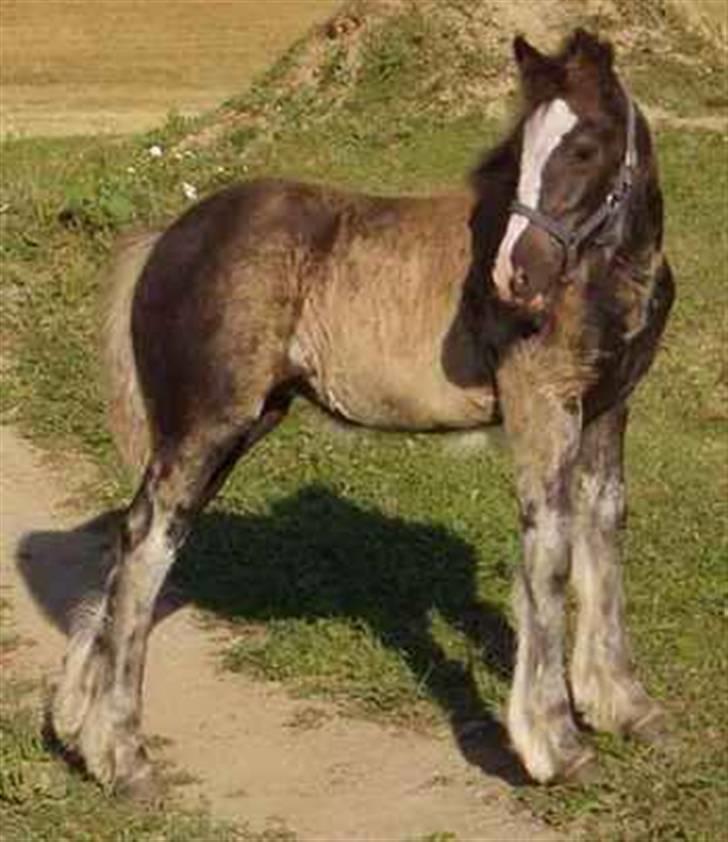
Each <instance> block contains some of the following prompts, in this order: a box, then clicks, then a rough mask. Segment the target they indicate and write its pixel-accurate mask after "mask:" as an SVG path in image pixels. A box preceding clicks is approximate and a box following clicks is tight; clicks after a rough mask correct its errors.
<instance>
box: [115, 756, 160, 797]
mask: <svg viewBox="0 0 728 842" xmlns="http://www.w3.org/2000/svg"><path fill="white" fill-rule="evenodd" d="M113 792H114V795H116V796H119V797H120V798H123V799H125V800H128V801H133V802H134V803H135V804H140V805H144V806H148V807H152V806H155V805H157V804H159V803H160V802H161V800H162V796H163V794H164V793H163V787H162V783H161V781H160V779H159V777H158V776H157V775H156V774H155V773H154V770H153V768H152V765H151V763H148V762H144V763H143V764H141V765H140V766H139V768H138V769H137V770H136V771H135V772H134V773H133V774H131V775H129V776H127V777H124V778H122V779H120V780H117V781H115V782H114V787H113Z"/></svg>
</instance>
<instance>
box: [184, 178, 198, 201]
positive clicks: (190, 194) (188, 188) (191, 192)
mask: <svg viewBox="0 0 728 842" xmlns="http://www.w3.org/2000/svg"><path fill="white" fill-rule="evenodd" d="M182 192H183V193H184V194H185V198H187V199H196V198H197V188H196V187H195V185H194V184H190V183H189V182H187V181H183V182H182Z"/></svg>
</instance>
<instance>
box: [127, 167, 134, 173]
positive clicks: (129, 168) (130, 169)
mask: <svg viewBox="0 0 728 842" xmlns="http://www.w3.org/2000/svg"><path fill="white" fill-rule="evenodd" d="M126 171H127V172H128V173H129V175H134V173H135V172H136V167H127V168H126Z"/></svg>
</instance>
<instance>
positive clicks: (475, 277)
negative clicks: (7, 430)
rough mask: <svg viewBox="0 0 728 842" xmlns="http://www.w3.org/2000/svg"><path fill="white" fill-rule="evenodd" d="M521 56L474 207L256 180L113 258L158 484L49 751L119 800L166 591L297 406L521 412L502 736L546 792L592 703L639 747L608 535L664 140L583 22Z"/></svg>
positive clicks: (646, 707)
mask: <svg viewBox="0 0 728 842" xmlns="http://www.w3.org/2000/svg"><path fill="white" fill-rule="evenodd" d="M514 53H515V58H516V62H517V63H518V66H519V68H520V75H521V80H522V87H523V93H524V101H525V108H524V113H523V115H522V118H521V119H520V121H519V122H518V123H517V125H516V126H515V128H514V129H513V131H512V132H511V134H510V135H509V136H508V137H507V138H506V139H505V141H504V142H503V143H501V144H500V145H499V146H498V147H497V148H496V149H495V150H493V151H492V152H491V153H490V154H489V155H488V156H487V157H486V159H485V160H484V161H483V163H482V164H481V165H480V167H479V168H478V169H477V170H476V172H475V174H474V177H473V188H474V189H473V191H472V193H468V194H462V195H445V196H434V197H428V198H413V197H403V198H377V197H370V196H362V195H354V194H347V193H343V192H339V191H336V190H331V189H328V188H324V187H317V186H309V185H303V184H298V183H291V182H284V181H273V180H259V181H253V182H249V183H245V184H240V185H236V186H233V187H231V188H229V189H227V190H223V191H222V192H220V193H217V194H216V195H213V196H211V197H210V198H208V199H206V200H205V201H203V202H201V203H200V204H198V205H196V206H195V207H193V208H191V209H190V210H189V211H187V212H186V213H185V214H184V215H183V216H182V217H181V218H180V219H178V220H177V221H176V222H175V223H174V224H173V225H172V226H171V227H170V228H169V229H168V230H167V231H166V232H164V233H162V234H158V233H155V234H149V235H146V236H145V237H142V238H140V239H137V240H136V241H134V242H132V243H131V244H130V245H128V246H127V247H126V248H125V249H124V250H122V252H121V253H120V255H119V257H118V260H117V265H116V270H115V275H116V277H115V282H114V286H113V294H112V302H111V305H110V308H109V314H110V315H109V323H108V326H107V327H108V330H107V339H108V359H107V363H108V368H109V371H110V374H111V381H112V387H113V390H114V397H113V409H114V424H115V427H116V432H117V434H118V438H119V439H120V441H121V442H122V444H123V445H124V446H125V447H126V451H127V454H130V453H131V452H132V451H136V452H143V453H144V465H145V469H144V474H143V479H142V481H141V484H140V486H139V489H138V491H137V493H136V496H135V497H134V499H133V501H132V502H131V504H130V505H129V507H128V509H127V510H126V512H125V514H124V516H123V518H122V522H121V525H120V528H119V534H118V541H117V545H116V549H115V553H116V556H115V565H114V568H113V570H112V572H111V574H110V577H109V580H108V583H107V587H106V591H105V595H104V597H103V599H102V601H101V603H100V605H99V606H98V610H97V612H96V613H95V614H94V616H93V617H92V618H91V620H90V621H89V620H88V619H87V621H86V622H85V623H84V624H83V625H82V626H80V627H79V628H78V629H77V630H76V631H75V633H74V634H73V635H72V637H71V640H70V643H69V648H68V653H67V655H66V659H65V669H64V674H63V677H62V680H61V682H60V685H59V687H58V689H57V692H56V695H55V699H54V702H53V709H52V717H53V723H54V727H55V730H56V732H57V734H58V736H59V738H60V739H61V740H62V741H63V742H64V743H66V744H67V745H68V746H69V747H72V748H73V749H75V750H76V751H77V752H78V753H79V754H80V755H81V756H82V757H83V759H84V761H85V763H86V766H87V768H88V770H89V772H90V773H91V774H93V775H94V776H95V777H96V778H98V780H100V781H101V782H103V783H104V784H106V785H108V786H110V787H114V788H116V789H125V790H142V791H143V790H144V788H145V787H146V785H147V780H148V774H149V765H148V762H147V761H146V759H145V756H144V751H143V747H142V741H141V738H140V734H139V721H140V710H141V693H142V679H143V671H144V660H145V652H146V645H147V636H148V634H149V631H150V627H151V623H152V612H153V608H154V602H155V599H156V597H157V594H158V592H159V589H160V587H161V585H162V583H163V581H164V578H165V576H166V575H167V572H168V571H169V569H170V567H171V565H172V563H173V561H174V558H175V553H176V552H177V550H178V548H179V546H180V544H181V543H182V541H183V540H184V538H185V536H186V535H187V533H188V530H189V528H190V525H191V522H192V520H193V517H194V516H195V515H196V514H197V513H198V512H199V511H200V510H201V509H202V508H203V506H204V505H205V504H206V503H207V502H208V501H209V500H210V499H211V498H212V497H213V496H214V495H215V493H216V492H217V491H218V489H219V488H220V486H221V485H222V483H223V482H224V481H225V478H226V477H227V475H228V473H229V472H230V471H231V470H232V468H233V466H234V465H235V463H236V462H237V461H238V459H239V458H240V457H241V456H242V454H243V453H245V452H246V451H247V450H249V449H250V447H251V446H252V445H253V444H254V443H255V442H257V441H258V440H259V439H260V438H261V436H263V435H265V434H266V433H267V432H269V431H270V430H272V429H273V428H274V427H275V426H276V425H277V424H278V423H279V422H280V421H281V420H282V419H283V418H284V417H285V415H286V411H287V409H288V407H289V404H290V402H291V400H292V399H293V398H294V397H295V396H296V395H304V396H306V397H307V398H309V399H310V400H313V401H314V402H316V403H317V404H318V405H320V406H321V407H323V408H324V409H326V410H327V411H329V412H332V413H334V414H337V415H339V416H343V417H345V418H346V419H348V420H349V421H352V422H354V423H357V424H360V425H366V426H372V427H378V428H387V429H405V430H422V431H427V430H435V429H464V428H476V427H481V426H485V425H489V424H495V423H500V422H501V421H502V422H503V424H504V426H505V430H506V433H507V436H508V438H509V440H510V443H511V446H512V450H513V453H514V458H515V462H516V467H517V492H518V497H519V501H520V508H521V521H522V532H523V553H524V560H523V565H522V567H521V570H520V572H519V574H518V577H517V582H516V600H515V604H516V617H517V622H518V652H517V664H516V669H515V676H514V680H513V688H512V692H511V697H510V702H509V706H508V728H509V732H510V736H511V739H512V742H513V745H514V746H515V748H516V750H517V751H518V753H519V755H520V757H521V759H522V761H523V763H524V765H525V766H526V768H527V769H528V771H529V772H530V774H531V775H532V776H533V777H534V778H535V779H537V780H539V781H550V780H553V779H555V778H565V777H569V776H571V775H574V774H576V773H577V772H578V771H579V770H580V769H581V767H583V766H584V764H585V763H586V762H587V761H588V760H589V759H590V758H591V752H590V750H589V749H588V748H587V747H585V746H584V745H583V744H582V743H581V741H580V738H579V732H578V729H577V727H576V724H575V721H574V715H573V712H574V709H576V710H577V711H578V712H579V713H580V714H581V715H582V716H583V717H584V719H585V720H586V721H587V722H588V723H590V724H591V725H592V726H594V727H595V728H598V729H603V730H607V731H615V732H622V733H626V732H630V733H641V732H646V731H648V730H650V729H651V728H652V727H653V726H654V725H655V723H656V721H657V720H658V718H659V715H660V713H659V708H658V707H657V705H656V704H655V703H654V702H652V701H651V700H650V698H649V697H648V696H647V694H646V693H645V691H644V690H643V688H642V686H641V685H640V683H639V682H638V681H637V679H636V678H635V676H634V673H633V669H632V665H631V661H630V653H629V648H628V643H627V636H626V632H625V628H624V618H623V596H622V584H621V573H620V567H619V558H618V547H617V532H618V529H619V527H620V524H621V520H622V517H623V511H624V489H623V478H622V443H623V438H624V432H625V428H626V423H627V410H626V408H625V401H626V400H627V398H628V397H629V395H630V393H631V391H632V389H633V388H634V386H635V384H636V383H637V381H638V380H639V379H640V378H641V377H642V375H643V374H644V373H645V372H646V370H647V369H648V367H649V365H650V363H651V361H652V359H653V357H654V354H655V351H656V347H657V344H658V340H659V337H660V335H661V333H662V331H663V328H664V325H665V321H666V319H667V316H668V313H669V310H670V307H671V304H672V299H673V295H674V291H673V282H672V276H671V272H670V269H669V267H668V264H667V261H666V260H665V258H664V257H663V256H662V252H661V247H662V201H661V193H660V189H659V185H658V176H657V169H656V163H655V157H654V153H653V149H652V143H651V140H650V135H649V130H648V127H647V124H646V122H645V120H644V118H643V116H642V115H641V113H640V112H639V111H638V110H637V107H636V105H635V104H634V103H633V102H632V100H631V99H630V98H629V96H628V95H627V94H626V93H625V91H624V89H623V87H622V86H621V84H620V83H619V81H618V79H617V77H616V75H615V73H614V70H613V66H612V50H611V47H610V46H609V45H608V44H605V43H602V42H600V41H598V40H597V39H595V38H594V37H592V36H590V35H588V34H587V33H585V32H584V31H582V30H577V31H576V32H575V33H574V34H573V35H572V36H571V38H570V39H569V40H568V41H567V42H566V44H565V45H564V47H563V49H562V50H561V52H560V53H559V54H558V55H555V56H545V55H542V54H541V53H539V52H538V51H536V50H535V49H534V48H533V47H531V46H530V45H529V44H527V43H526V41H525V40H523V39H522V38H520V37H519V38H516V40H515V41H514ZM569 578H571V581H572V583H573V585H574V587H575V589H576V592H577V595H578V599H579V613H578V619H577V626H576V646H575V651H574V654H573V657H572V659H571V672H570V689H569V687H568V685H567V679H566V677H565V674H564V651H563V650H564V642H563V641H564V621H563V615H564V592H565V588H566V585H567V583H568V580H569Z"/></svg>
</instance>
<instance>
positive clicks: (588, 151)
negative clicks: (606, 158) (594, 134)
mask: <svg viewBox="0 0 728 842" xmlns="http://www.w3.org/2000/svg"><path fill="white" fill-rule="evenodd" d="M596 153H597V150H596V147H594V146H586V145H581V146H576V147H574V149H573V150H572V153H571V154H572V157H573V158H574V160H575V161H578V162H579V163H580V164H586V163H588V162H589V161H591V160H592V159H593V158H595V157H596Z"/></svg>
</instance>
